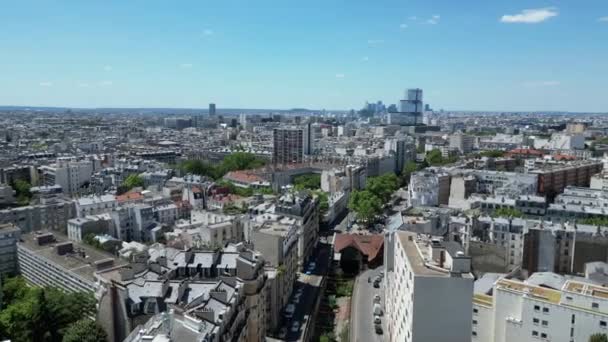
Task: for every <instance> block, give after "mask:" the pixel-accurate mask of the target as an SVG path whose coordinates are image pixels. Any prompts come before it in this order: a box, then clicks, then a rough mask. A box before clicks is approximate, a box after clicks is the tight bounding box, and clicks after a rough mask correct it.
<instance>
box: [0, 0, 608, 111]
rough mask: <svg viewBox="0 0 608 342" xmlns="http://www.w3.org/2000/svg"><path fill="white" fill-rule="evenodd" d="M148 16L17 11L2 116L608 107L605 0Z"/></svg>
mask: <svg viewBox="0 0 608 342" xmlns="http://www.w3.org/2000/svg"><path fill="white" fill-rule="evenodd" d="M143 6H144V3H143V2H133V3H129V4H123V3H119V2H109V3H103V4H92V3H79V2H75V3H73V4H71V6H69V7H66V6H62V7H61V8H60V7H59V6H58V7H53V6H50V5H48V4H45V3H44V2H39V1H24V2H22V3H17V4H11V5H10V6H7V10H6V11H3V13H2V14H0V20H2V21H3V23H4V26H5V29H4V30H3V31H2V32H0V40H1V41H2V42H3V54H2V56H0V75H1V76H0V105H6V106H32V107H33V106H52V107H76V108H99V107H101V108H116V107H126V108H206V107H207V104H208V103H211V102H214V103H218V106H219V107H220V108H276V109H289V108H310V109H328V110H342V109H343V110H348V109H351V108H354V109H359V108H360V107H361V105H362V104H363V103H364V102H365V101H366V100H368V101H376V100H382V101H384V102H385V103H387V104H391V103H397V102H398V100H399V99H401V98H402V93H403V91H404V90H405V89H406V88H414V87H420V88H423V89H426V93H425V103H427V102H428V103H430V104H431V106H432V107H433V108H435V109H440V108H445V109H446V110H467V111H469V110H470V111H522V112H527V111H570V112H606V111H607V110H608V109H607V108H608V99H606V98H605V97H604V96H602V90H603V89H605V88H606V86H605V79H606V75H608V64H607V63H606V62H605V61H606V60H608V58H607V57H608V47H606V46H605V44H599V43H598V42H601V41H602V39H605V37H606V34H607V33H608V4H606V3H603V2H601V1H589V2H588V3H587V4H586V6H584V7H583V6H574V5H572V4H568V3H567V2H566V1H553V2H550V3H545V2H535V1H512V2H510V3H508V4H485V3H483V2H477V1H470V2H467V3H466V4H454V3H451V2H449V1H434V2H433V3H426V2H422V1H412V2H403V1H385V2H383V6H378V5H377V4H364V3H361V2H356V3H352V2H349V3H347V2H335V3H332V4H326V3H324V2H321V1H312V2H307V3H306V4H298V5H297V6H295V5H294V4H281V5H277V4H276V3H273V2H272V1H262V2H260V3H258V4H257V7H255V8H252V7H251V6H247V3H246V2H242V1H233V2H230V3H220V4H199V3H195V2H189V3H186V4H183V5H181V6H175V5H174V4H168V3H167V4H162V3H159V2H152V3H148V2H147V3H145V8H144V7H143ZM23 18H28V20H23ZM91 42H93V43H91Z"/></svg>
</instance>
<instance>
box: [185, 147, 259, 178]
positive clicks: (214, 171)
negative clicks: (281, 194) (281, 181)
mask: <svg viewBox="0 0 608 342" xmlns="http://www.w3.org/2000/svg"><path fill="white" fill-rule="evenodd" d="M265 164H266V160H265V159H262V158H260V157H257V156H255V155H254V154H252V153H247V152H234V153H232V154H229V155H227V156H226V157H225V158H224V160H222V162H221V163H219V164H212V163H209V162H205V161H202V160H186V161H184V162H182V163H181V164H180V165H179V166H178V168H179V169H180V170H182V171H183V172H185V173H192V174H195V175H200V176H206V177H210V178H213V179H220V178H222V177H223V176H224V175H225V174H226V173H228V172H230V171H236V170H250V169H257V168H260V167H262V166H264V165H265Z"/></svg>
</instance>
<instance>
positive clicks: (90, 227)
mask: <svg viewBox="0 0 608 342" xmlns="http://www.w3.org/2000/svg"><path fill="white" fill-rule="evenodd" d="M112 224H113V222H112V217H111V216H110V214H100V215H89V216H85V217H82V218H80V217H79V218H74V219H71V220H68V238H69V239H70V240H72V241H76V242H81V241H82V239H83V238H85V237H86V236H87V235H89V234H93V235H104V234H110V233H112V231H113V227H112Z"/></svg>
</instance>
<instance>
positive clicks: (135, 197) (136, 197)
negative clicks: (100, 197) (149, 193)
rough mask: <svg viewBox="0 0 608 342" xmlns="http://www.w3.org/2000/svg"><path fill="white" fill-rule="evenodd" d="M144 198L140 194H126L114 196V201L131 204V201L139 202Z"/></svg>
mask: <svg viewBox="0 0 608 342" xmlns="http://www.w3.org/2000/svg"><path fill="white" fill-rule="evenodd" d="M143 198H144V195H142V194H141V192H135V191H134V192H127V193H125V194H122V195H120V196H116V201H117V202H118V203H123V202H131V201H140V200H142V199H143Z"/></svg>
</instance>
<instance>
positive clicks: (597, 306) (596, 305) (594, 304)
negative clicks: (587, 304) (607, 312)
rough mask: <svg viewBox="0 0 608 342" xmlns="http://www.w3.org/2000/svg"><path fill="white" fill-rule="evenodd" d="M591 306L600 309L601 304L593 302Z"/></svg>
mask: <svg viewBox="0 0 608 342" xmlns="http://www.w3.org/2000/svg"><path fill="white" fill-rule="evenodd" d="M591 308H593V309H599V308H600V305H599V304H598V303H591Z"/></svg>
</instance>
